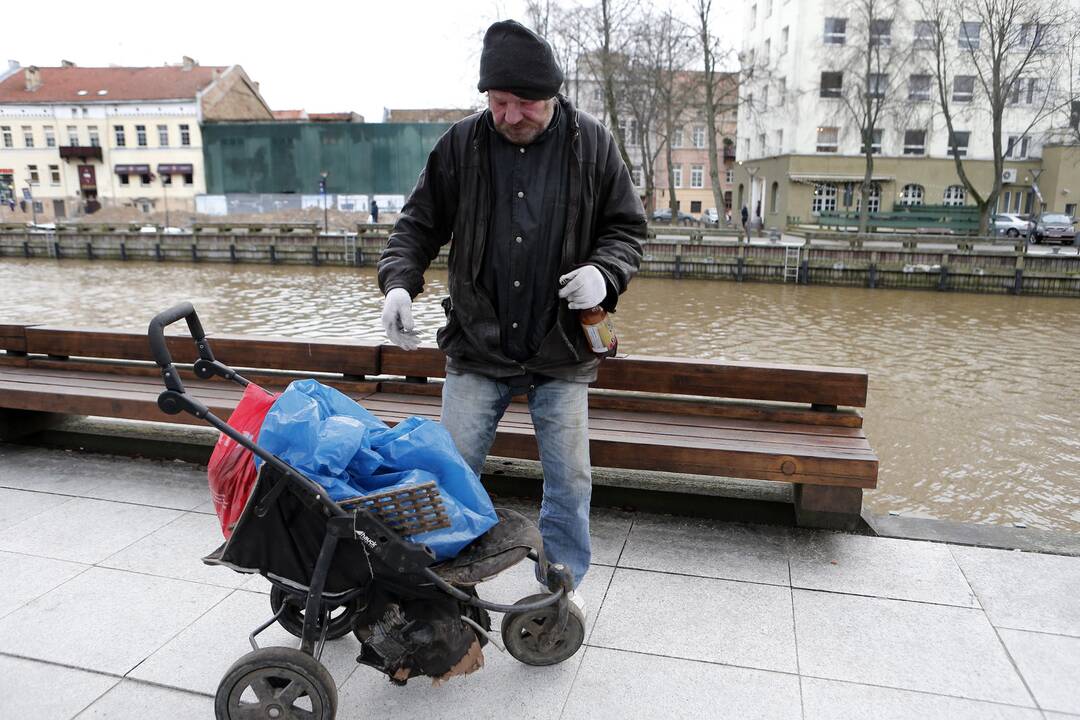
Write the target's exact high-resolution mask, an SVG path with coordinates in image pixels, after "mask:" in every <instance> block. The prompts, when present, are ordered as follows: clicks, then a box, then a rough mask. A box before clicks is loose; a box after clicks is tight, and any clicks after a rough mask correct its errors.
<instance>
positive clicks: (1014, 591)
mask: <svg viewBox="0 0 1080 720" xmlns="http://www.w3.org/2000/svg"><path fill="white" fill-rule="evenodd" d="M950 549H951V550H952V554H953V557H955V558H956V561H957V563H959V565H960V568H961V569H962V570H963V571H964V575H965V577H967V581H968V583H969V584H970V585H971V588H972V589H973V590H974V591H975V595H976V597H978V598H979V603H980V604H981V605H982V606H983V608H984V609H985V610H986V615H987V617H989V618H990V622H992V623H993V624H994V625H996V626H997V627H1007V628H1013V629H1016V630H1035V631H1038V632H1049V633H1058V634H1061V635H1072V636H1074V637H1080V593H1078V592H1077V591H1076V589H1077V588H1078V587H1080V560H1078V559H1077V558H1074V557H1064V556H1061V555H1041V554H1038V553H1022V552H1012V551H1009V550H990V549H987V548H973V547H959V546H951V548H950Z"/></svg>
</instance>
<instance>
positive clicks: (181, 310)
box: [147, 302, 214, 392]
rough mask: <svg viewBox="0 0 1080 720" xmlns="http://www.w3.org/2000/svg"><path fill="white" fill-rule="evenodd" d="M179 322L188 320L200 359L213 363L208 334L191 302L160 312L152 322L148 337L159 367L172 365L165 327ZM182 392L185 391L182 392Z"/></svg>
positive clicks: (151, 350)
mask: <svg viewBox="0 0 1080 720" xmlns="http://www.w3.org/2000/svg"><path fill="white" fill-rule="evenodd" d="M179 320H187V326H188V330H189V331H190V332H191V337H192V339H193V340H194V341H195V345H196V346H197V347H198V348H199V357H200V358H203V359H204V360H209V361H210V362H213V361H214V354H213V353H212V352H210V346H209V345H208V344H207V342H206V333H205V332H203V327H202V323H201V322H199V316H198V315H197V314H196V313H195V307H194V306H193V305H192V304H191V303H189V302H182V303H178V304H176V305H173V306H172V307H171V308H169V309H168V310H164V311H162V312H159V313H158V314H157V315H155V316H154V319H153V320H151V321H150V328H149V330H148V331H147V335H148V336H149V338H150V352H151V353H152V354H153V356H154V362H156V363H157V364H158V367H160V368H162V369H164V368H167V367H168V366H170V365H172V355H170V354H169V346H168V345H167V344H166V343H165V327H166V326H167V325H172V324H173V323H174V322H177V321H179ZM180 392H183V391H182V390H180Z"/></svg>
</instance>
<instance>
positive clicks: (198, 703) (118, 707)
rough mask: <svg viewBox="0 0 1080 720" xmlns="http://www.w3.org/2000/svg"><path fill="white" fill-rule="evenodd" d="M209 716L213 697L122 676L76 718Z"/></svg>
mask: <svg viewBox="0 0 1080 720" xmlns="http://www.w3.org/2000/svg"><path fill="white" fill-rule="evenodd" d="M158 717H170V718H192V719H194V718H212V717H214V698H212V697H208V696H206V695H198V694H195V693H190V692H184V691H182V690H171V689H169V688H163V687H158V686H156V685H147V684H146V683H141V682H135V681H133V680H124V681H122V682H120V683H117V684H116V685H115V686H114V687H113V688H112V689H111V690H109V691H108V692H107V693H105V695H103V696H102V697H101V698H99V699H98V700H97V701H96V702H95V703H94V704H93V705H91V706H90V707H88V708H87V709H86V710H84V711H83V712H82V713H80V714H79V717H78V718H77V720H147V718H158Z"/></svg>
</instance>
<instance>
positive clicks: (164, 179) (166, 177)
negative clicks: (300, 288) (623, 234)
mask: <svg viewBox="0 0 1080 720" xmlns="http://www.w3.org/2000/svg"><path fill="white" fill-rule="evenodd" d="M634 170H635V171H637V170H638V169H637V168H634ZM161 184H162V185H169V186H172V175H171V174H170V173H162V174H161ZM636 184H637V183H635V185H636Z"/></svg>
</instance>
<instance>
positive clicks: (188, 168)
mask: <svg viewBox="0 0 1080 720" xmlns="http://www.w3.org/2000/svg"><path fill="white" fill-rule="evenodd" d="M157 171H158V174H160V175H190V174H191V173H193V172H195V171H194V168H193V167H192V165H190V164H188V165H158V166H157Z"/></svg>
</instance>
